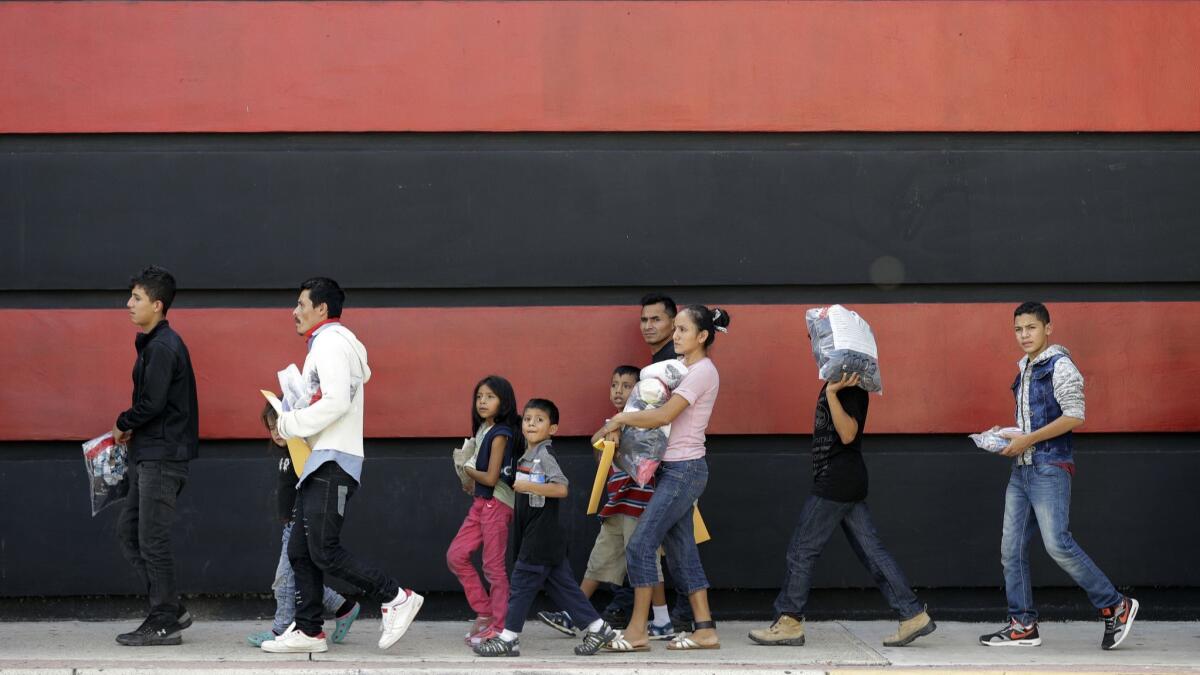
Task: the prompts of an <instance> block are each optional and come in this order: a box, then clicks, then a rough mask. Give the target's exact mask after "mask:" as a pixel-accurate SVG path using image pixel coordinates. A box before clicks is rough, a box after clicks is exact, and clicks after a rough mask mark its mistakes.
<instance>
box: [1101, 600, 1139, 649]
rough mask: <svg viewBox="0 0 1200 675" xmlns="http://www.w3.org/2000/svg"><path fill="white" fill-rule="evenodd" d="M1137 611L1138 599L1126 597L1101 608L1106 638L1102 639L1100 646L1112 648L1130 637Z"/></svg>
mask: <svg viewBox="0 0 1200 675" xmlns="http://www.w3.org/2000/svg"><path fill="white" fill-rule="evenodd" d="M1137 613H1138V601H1137V600H1134V599H1133V598H1125V599H1124V600H1122V601H1121V602H1120V603H1118V604H1116V605H1114V606H1112V607H1105V608H1104V609H1102V610H1100V618H1102V619H1104V639H1103V640H1101V641H1100V648H1101V649H1112V648H1114V647H1116V646H1117V645H1119V644H1121V643H1122V642H1124V641H1125V638H1127V637H1129V631H1130V629H1132V628H1133V620H1134V618H1136V617H1137Z"/></svg>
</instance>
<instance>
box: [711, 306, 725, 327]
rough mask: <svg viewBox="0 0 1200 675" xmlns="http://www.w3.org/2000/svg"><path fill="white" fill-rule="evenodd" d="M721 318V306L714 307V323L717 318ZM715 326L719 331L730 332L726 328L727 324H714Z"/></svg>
mask: <svg viewBox="0 0 1200 675" xmlns="http://www.w3.org/2000/svg"><path fill="white" fill-rule="evenodd" d="M720 318H721V308H720V307H717V308H715V309H713V315H712V320H713V323H716V322H717V319H720ZM713 328H716V329H717V332H718V333H728V332H729V329H728V328H726V327H725V326H713Z"/></svg>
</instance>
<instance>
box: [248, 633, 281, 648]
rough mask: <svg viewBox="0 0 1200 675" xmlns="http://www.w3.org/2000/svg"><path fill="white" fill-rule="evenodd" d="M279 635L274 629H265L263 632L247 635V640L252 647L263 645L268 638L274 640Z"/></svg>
mask: <svg viewBox="0 0 1200 675" xmlns="http://www.w3.org/2000/svg"><path fill="white" fill-rule="evenodd" d="M276 637H277V636H276V635H275V632H274V631H269V630H264V631H263V632H261V633H251V634H250V635H247V636H246V642H249V643H250V646H251V647H261V646H262V643H264V642H266V641H267V640H274V639H275V638H276Z"/></svg>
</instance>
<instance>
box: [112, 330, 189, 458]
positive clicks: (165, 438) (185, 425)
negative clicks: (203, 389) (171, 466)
mask: <svg viewBox="0 0 1200 675" xmlns="http://www.w3.org/2000/svg"><path fill="white" fill-rule="evenodd" d="M134 345H135V346H136V347H137V361H136V362H134V364H133V407H132V408H130V409H129V410H126V411H125V412H123V413H121V415H120V416H119V417H117V428H118V429H120V430H121V431H132V432H133V437H132V438H131V439H130V440H129V459H130V460H131V461H134V462H139V461H142V460H148V459H172V460H189V459H195V458H196V456H197V455H199V450H200V412H199V407H198V406H197V403H196V376H195V374H193V373H192V359H191V356H190V355H189V354H188V350H187V346H186V345H184V344H183V340H182V339H181V338H180V337H179V334H178V333H176V332H175V331H173V330H171V326H170V325H168V324H167V321H166V319H163V320H162V321H160V322H159V323H158V325H157V326H155V327H154V329H153V330H151V331H150V332H149V333H139V334H138V336H137V339H136V340H135V341H134Z"/></svg>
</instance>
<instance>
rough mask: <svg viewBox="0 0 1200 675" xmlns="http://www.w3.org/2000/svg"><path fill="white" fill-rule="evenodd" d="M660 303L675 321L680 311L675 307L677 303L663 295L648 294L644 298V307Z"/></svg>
mask: <svg viewBox="0 0 1200 675" xmlns="http://www.w3.org/2000/svg"><path fill="white" fill-rule="evenodd" d="M660 303H661V304H662V306H663V307H665V308H666V310H667V315H668V316H670V317H671V318H672V319H674V318H675V315H676V314H677V313H679V309H678V308H676V307H675V301H674V300H672V299H671V298H669V297H667V296H665V295H663V294H662V293H647V294H645V295H643V296H642V307H647V306H649V305H657V304H660Z"/></svg>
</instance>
